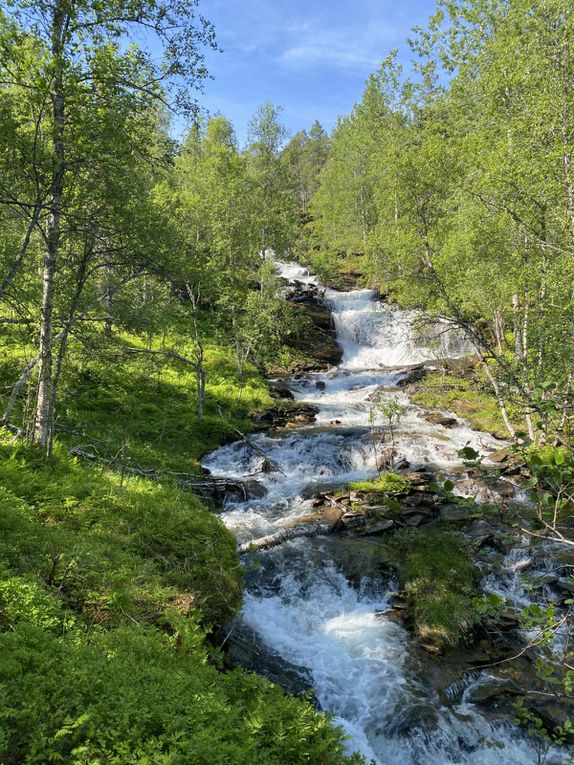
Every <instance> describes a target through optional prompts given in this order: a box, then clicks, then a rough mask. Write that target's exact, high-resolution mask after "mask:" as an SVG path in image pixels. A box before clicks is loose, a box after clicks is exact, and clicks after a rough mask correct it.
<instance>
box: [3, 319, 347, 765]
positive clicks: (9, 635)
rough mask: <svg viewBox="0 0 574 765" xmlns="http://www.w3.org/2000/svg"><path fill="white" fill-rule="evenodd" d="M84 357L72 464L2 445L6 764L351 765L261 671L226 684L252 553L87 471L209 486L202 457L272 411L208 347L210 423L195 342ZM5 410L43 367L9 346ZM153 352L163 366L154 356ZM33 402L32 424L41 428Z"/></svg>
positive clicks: (231, 675) (161, 490)
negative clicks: (148, 474)
mask: <svg viewBox="0 0 574 765" xmlns="http://www.w3.org/2000/svg"><path fill="white" fill-rule="evenodd" d="M86 340H87V338H84V342H82V343H76V342H75V343H74V345H73V347H71V349H70V353H69V360H68V362H67V364H66V366H65V367H64V370H63V375H62V380H61V397H60V404H59V407H58V412H57V428H58V430H57V441H56V448H55V453H54V456H53V457H52V458H51V459H50V460H49V461H46V460H45V459H44V457H43V455H42V453H41V452H40V451H37V450H36V449H34V448H30V447H27V446H24V445H22V444H17V443H15V442H14V440H13V438H12V435H11V434H10V433H8V432H7V431H0V433H1V436H0V554H1V559H2V563H1V564H0V652H1V655H2V657H3V661H2V662H1V663H0V761H2V762H3V763H6V765H16V763H18V764H19V763H26V764H32V763H34V764H36V763H37V764H38V765H40V764H41V765H44V764H45V763H48V762H66V763H77V764H78V765H80V764H82V765H84V764H85V765H87V764H88V763H89V764H90V765H94V763H118V765H119V764H120V763H121V765H127V764H128V763H144V762H148V763H158V764H159V763H166V765H167V763H173V764H174V765H175V764H176V763H177V765H180V763H181V764H185V763H189V764H190V765H192V764H193V765H201V764H202V763H205V765H214V764H215V765H218V764H219V763H221V765H223V763H226V764H227V763H233V764H234V765H236V764H237V765H241V764H242V763H244V764H245V765H252V763H262V764H263V763H265V764H267V763H271V764H273V763H277V765H280V764H281V765H283V763H303V762H309V763H321V765H323V764H326V765H330V764H331V763H333V765H335V764H336V763H344V762H350V760H348V759H347V758H346V757H345V756H344V755H343V753H342V744H341V739H342V734H341V732H340V731H338V730H336V729H335V728H333V727H332V726H331V724H330V722H329V720H328V718H327V717H326V716H325V715H322V714H319V713H317V712H316V711H315V710H314V708H313V706H312V705H311V703H309V702H306V701H303V700H299V699H294V698H291V697H288V696H286V695H285V694H284V693H283V692H282V691H281V689H279V688H277V687H276V686H273V685H272V684H271V683H269V682H268V681H266V680H264V679H263V678H260V677H258V676H256V675H253V674H251V673H248V672H245V671H243V670H236V671H233V672H223V671H222V670H221V661H220V657H219V654H218V651H217V650H216V649H214V648H213V647H210V646H209V643H208V642H207V641H206V637H207V636H208V634H209V633H210V631H211V629H212V627H214V626H216V625H221V624H222V623H224V622H225V621H226V620H228V619H229V618H230V617H231V616H233V615H234V614H235V613H236V611H237V609H238V607H239V606H240V603H241V590H242V572H241V568H240V563H239V558H238V555H237V551H236V541H235V538H234V537H233V535H232V534H231V533H230V532H229V531H228V530H227V529H226V528H225V526H224V525H223V524H222V523H221V521H220V520H219V518H218V517H217V516H216V515H215V514H213V513H211V512H210V511H208V510H207V508H206V507H205V506H204V505H203V504H202V503H201V502H200V501H199V500H198V499H197V497H195V496H194V495H193V494H191V493H189V492H183V491H181V490H179V489H178V488H177V487H175V486H174V485H171V484H170V483H169V482H168V481H151V480H148V479H146V478H138V477H134V476H131V475H129V474H128V473H126V474H125V475H124V474H123V471H121V470H114V469H111V468H110V467H109V466H106V465H105V464H103V463H95V464H94V465H91V464H88V463H85V462H79V461H78V460H77V459H75V458H73V457H71V456H70V454H69V449H70V447H74V446H77V447H81V448H82V449H84V450H87V451H90V452H93V453H95V454H97V455H99V456H100V457H104V458H105V459H110V458H116V459H117V461H118V463H122V464H124V465H128V466H134V467H135V466H137V467H142V468H154V469H159V470H164V469H165V470H175V471H186V472H197V471H199V467H200V466H199V460H200V458H201V456H202V455H203V454H204V453H205V452H206V451H209V450H210V449H212V448H215V447H217V446H218V445H220V444H221V443H222V442H224V441H226V440H229V439H232V438H234V437H237V429H239V430H241V431H243V432H246V431H249V430H250V429H252V427H253V423H252V420H251V419H250V414H252V413H253V412H254V411H256V410H259V409H262V408H264V407H266V406H268V405H269V404H270V403H271V399H270V397H269V394H268V391H267V387H266V385H265V381H264V379H263V377H262V375H261V373H260V372H258V370H257V369H256V368H255V367H253V366H248V367H247V368H246V370H245V372H244V374H243V376H242V377H240V376H239V374H238V372H237V366H236V364H235V359H234V353H233V349H232V348H231V347H230V346H229V345H228V344H227V343H226V342H225V339H221V338H220V337H218V336H217V334H216V333H215V332H213V333H212V334H209V336H207V337H206V338H205V370H206V377H207V389H206V394H207V395H206V409H205V413H204V416H203V417H202V418H199V417H198V416H197V414H196V406H197V398H196V392H195V391H196V388H195V386H196V381H195V370H194V369H193V368H192V367H190V366H189V365H186V364H184V363H182V362H181V361H178V360H177V359H175V358H173V357H169V356H165V355H162V354H161V353H160V354H157V353H149V352H148V351H161V350H164V349H173V350H174V351H175V352H177V353H178V354H180V355H181V356H184V357H186V356H188V355H191V352H192V350H193V349H192V347H190V344H189V342H188V341H187V340H186V337H185V334H184V333H183V332H181V331H177V327H174V328H173V331H172V333H171V335H167V334H166V335H164V336H163V337H158V336H154V335H151V336H147V337H144V336H141V335H127V334H114V336H112V338H111V339H105V338H102V337H101V335H100V336H97V337H94V338H93V342H94V343H97V353H96V352H94V351H95V350H96V349H95V347H94V346H93V345H91V344H90V342H86ZM4 348H5V353H4V354H3V357H2V359H1V361H0V380H1V384H2V389H3V393H4V394H5V395H4V396H3V399H4V403H5V401H6V399H7V395H8V394H9V391H10V390H11V388H12V386H13V384H14V381H15V380H16V379H17V378H18V375H19V373H20V371H21V369H22V368H23V366H24V364H25V362H26V359H28V358H31V357H32V356H33V354H34V352H35V351H34V347H33V345H32V344H31V343H29V342H28V339H27V337H26V333H25V332H14V333H12V334H11V335H9V336H8V337H7V338H6V343H5V344H4ZM141 351H145V352H143V353H142V352H141ZM29 406H30V400H29V396H28V391H27V390H24V391H23V395H22V396H21V398H20V400H19V404H18V407H17V408H16V410H15V411H14V417H13V419H14V421H15V422H16V423H17V424H20V423H22V422H23V421H25V420H28V421H29V417H27V414H28V412H29Z"/></svg>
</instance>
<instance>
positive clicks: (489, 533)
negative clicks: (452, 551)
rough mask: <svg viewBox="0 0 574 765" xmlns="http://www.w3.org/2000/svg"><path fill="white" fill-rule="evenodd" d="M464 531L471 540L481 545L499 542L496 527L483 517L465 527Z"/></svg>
mask: <svg viewBox="0 0 574 765" xmlns="http://www.w3.org/2000/svg"><path fill="white" fill-rule="evenodd" d="M462 533H463V534H464V535H465V536H466V537H468V538H469V539H470V540H471V541H473V542H476V543H477V544H479V545H484V544H496V542H497V530H496V528H494V527H493V526H491V525H490V523H489V522H488V521H485V520H484V519H483V518H479V519H478V520H476V521H474V522H473V523H472V524H471V525H470V526H467V527H466V528H464V529H463V530H462Z"/></svg>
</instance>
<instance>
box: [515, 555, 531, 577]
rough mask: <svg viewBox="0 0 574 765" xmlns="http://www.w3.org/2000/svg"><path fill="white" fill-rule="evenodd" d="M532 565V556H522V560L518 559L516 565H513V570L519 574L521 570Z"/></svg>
mask: <svg viewBox="0 0 574 765" xmlns="http://www.w3.org/2000/svg"><path fill="white" fill-rule="evenodd" d="M531 566H532V558H524V560H520V561H518V563H517V564H516V566H515V567H514V570H515V571H516V572H517V573H518V574H521V573H522V572H523V571H526V570H527V569H529V568H530V567H531Z"/></svg>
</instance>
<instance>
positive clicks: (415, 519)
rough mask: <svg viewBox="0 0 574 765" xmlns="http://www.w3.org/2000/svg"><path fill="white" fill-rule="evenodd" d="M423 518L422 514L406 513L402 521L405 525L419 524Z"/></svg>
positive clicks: (414, 525)
mask: <svg viewBox="0 0 574 765" xmlns="http://www.w3.org/2000/svg"><path fill="white" fill-rule="evenodd" d="M424 520H425V517H424V515H420V514H415V515H408V516H407V517H406V518H405V519H404V521H405V523H406V524H407V526H413V527H416V526H420V525H421V523H422V522H423V521H424Z"/></svg>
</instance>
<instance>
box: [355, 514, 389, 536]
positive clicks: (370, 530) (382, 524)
mask: <svg viewBox="0 0 574 765" xmlns="http://www.w3.org/2000/svg"><path fill="white" fill-rule="evenodd" d="M394 525H395V524H394V521H392V520H390V518H389V519H388V520H384V521H378V522H374V523H371V522H367V523H366V525H365V528H364V529H363V531H361V532H360V533H361V535H367V534H368V535H374V536H376V535H377V534H384V533H385V532H387V531H390V530H391V529H392V528H393V527H394Z"/></svg>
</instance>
